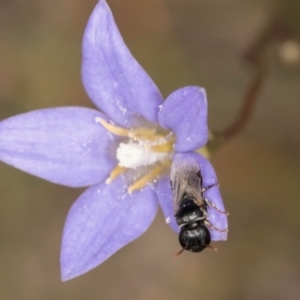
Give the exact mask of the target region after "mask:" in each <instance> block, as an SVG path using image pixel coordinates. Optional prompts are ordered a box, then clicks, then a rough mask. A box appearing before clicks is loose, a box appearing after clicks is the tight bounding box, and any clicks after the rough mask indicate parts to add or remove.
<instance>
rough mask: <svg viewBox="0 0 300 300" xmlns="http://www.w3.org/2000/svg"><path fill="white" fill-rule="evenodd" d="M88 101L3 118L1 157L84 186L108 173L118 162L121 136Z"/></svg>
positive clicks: (48, 177)
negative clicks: (98, 120) (112, 131)
mask: <svg viewBox="0 0 300 300" xmlns="http://www.w3.org/2000/svg"><path fill="white" fill-rule="evenodd" d="M96 117H102V118H105V117H104V116H103V114H101V113H100V112H98V111H96V110H92V109H88V108H83V107H61V108H49V109H42V110H36V111H32V112H29V113H25V114H21V115H18V116H14V117H11V118H9V119H6V120H4V121H2V122H0V160H2V161H3V162H5V163H7V164H9V165H11V166H14V167H16V168H18V169H21V170H23V171H25V172H27V173H30V174H32V175H35V176H38V177H41V178H43V179H46V180H48V181H51V182H54V183H58V184H62V185H67V186H70V187H81V186H88V185H91V184H94V183H96V182H99V181H102V180H103V179H105V178H106V177H107V176H108V174H109V172H110V171H111V169H112V168H113V167H114V166H115V164H116V159H115V158H114V153H115V147H116V146H115V143H114V140H115V139H116V137H115V136H112V135H111V134H108V133H107V132H106V130H105V129H104V128H103V126H101V125H100V124H97V123H96V122H95V118H96Z"/></svg>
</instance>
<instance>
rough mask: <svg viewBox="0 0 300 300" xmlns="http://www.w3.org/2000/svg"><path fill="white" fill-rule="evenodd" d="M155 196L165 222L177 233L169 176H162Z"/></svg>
mask: <svg viewBox="0 0 300 300" xmlns="http://www.w3.org/2000/svg"><path fill="white" fill-rule="evenodd" d="M157 196H158V201H159V204H160V207H161V209H162V211H163V213H164V215H165V218H166V223H167V224H169V225H170V227H171V228H172V229H173V230H174V231H175V232H176V233H177V234H178V232H179V227H178V225H177V223H176V220H175V218H174V205H173V201H172V190H171V185H170V178H162V179H161V180H160V181H159V182H158V184H157Z"/></svg>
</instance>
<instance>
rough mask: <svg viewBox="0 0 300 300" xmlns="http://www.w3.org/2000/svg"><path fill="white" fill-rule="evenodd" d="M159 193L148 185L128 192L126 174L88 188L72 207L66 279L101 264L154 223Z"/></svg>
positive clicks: (64, 266) (63, 269) (63, 251)
mask: <svg viewBox="0 0 300 300" xmlns="http://www.w3.org/2000/svg"><path fill="white" fill-rule="evenodd" d="M157 209H158V202H157V196H156V193H155V191H153V189H151V188H149V187H147V188H145V189H143V190H141V191H138V192H134V193H133V195H129V194H128V193H127V185H126V184H125V180H124V178H122V177H119V178H117V179H116V180H115V181H114V182H113V183H112V184H110V185H107V184H105V183H100V184H97V185H94V186H91V187H90V188H88V189H87V190H86V191H85V192H84V193H83V194H82V195H81V196H80V197H79V198H78V199H77V200H76V202H75V203H74V204H73V206H72V207H71V209H70V211H69V214H68V217H67V220H66V224H65V228H64V233H63V239H62V248H61V272H62V280H69V279H72V278H74V277H76V276H79V275H81V274H83V273H85V272H88V271H89V270H91V269H93V268H95V267H97V266H98V265H99V264H101V263H102V262H103V261H105V260H106V259H107V258H109V257H110V256H111V255H112V254H113V253H115V252H116V251H117V250H119V249H120V248H122V247H123V246H125V245H126V244H128V243H129V242H131V241H132V240H134V239H136V238H137V237H139V236H140V235H141V234H142V233H144V232H145V231H146V230H147V229H148V227H149V225H150V224H151V223H152V221H153V219H154V217H155V215H156V212H157Z"/></svg>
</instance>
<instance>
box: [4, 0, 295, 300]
mask: <svg viewBox="0 0 300 300" xmlns="http://www.w3.org/2000/svg"><path fill="white" fill-rule="evenodd" d="M297 3H298V4H297ZM95 4H96V0H52V1H47V0H27V1H25V0H24V1H22V0H0V118H1V119H4V118H7V117H9V116H12V115H15V114H19V113H22V112H26V111H30V110H34V109H39V108H45V107H54V106H67V105H72V106H74V105H79V106H89V107H93V106H92V103H91V102H90V101H89V99H88V97H87V96H86V94H85V92H84V90H83V87H82V84H81V79H80V64H81V40H82V34H83V31H84V28H85V25H86V22H87V20H88V17H89V15H90V13H91V12H92V10H93V8H94V6H95ZM108 4H109V5H110V7H111V9H112V11H113V13H114V16H115V19H116V22H117V24H118V26H119V29H120V31H121V33H122V35H123V37H124V39H125V42H126V43H127V45H128V47H129V48H130V49H131V51H132V53H133V54H134V56H135V57H136V58H137V60H138V61H139V62H140V64H141V65H142V66H143V67H144V68H145V69H146V70H147V72H148V73H149V74H150V76H151V77H152V78H153V79H154V81H155V82H156V83H157V85H158V87H159V88H160V90H161V91H162V93H163V95H164V96H167V95H168V94H169V93H171V92H172V91H173V90H175V89H177V88H179V87H183V86H185V85H193V84H195V85H200V86H203V87H205V88H206V89H207V93H208V100H209V124H210V127H211V128H213V129H216V130H222V129H223V128H225V127H227V126H228V125H229V124H230V123H231V122H232V121H233V120H234V119H235V118H236V116H237V113H238V111H239V109H240V107H241V105H242V103H243V99H244V97H245V91H246V89H247V87H248V85H249V83H250V82H251V80H252V78H253V66H252V65H251V64H249V63H247V62H246V61H245V59H244V54H245V52H247V50H248V49H249V47H250V48H251V45H253V44H255V43H256V40H257V39H258V38H259V37H260V36H261V33H262V32H263V31H264V30H265V28H267V27H268V24H270V23H272V20H274V18H277V19H280V20H281V21H282V22H283V23H284V24H285V26H287V27H288V30H290V31H289V32H290V33H291V37H289V40H288V41H287V42H288V43H289V44H288V46H289V45H294V47H290V48H289V47H287V44H286V41H285V42H283V43H279V42H278V40H276V38H275V39H274V42H271V43H270V44H269V47H268V48H267V50H266V52H265V54H266V62H267V76H266V77H265V80H264V86H263V89H262V91H261V93H260V95H259V101H258V103H257V106H256V108H255V111H254V114H253V116H252V119H251V121H250V122H249V124H248V126H247V127H246V128H245V130H243V132H241V134H240V135H238V136H237V137H236V138H235V139H233V140H231V141H229V142H228V143H227V144H225V145H224V146H223V147H222V148H220V149H219V151H218V152H217V153H216V154H215V155H214V156H213V157H212V163H213V165H214V167H215V169H216V172H217V174H218V178H219V182H220V184H221V191H222V194H223V199H224V202H225V205H226V208H227V210H228V211H230V219H229V222H230V233H229V239H228V241H227V242H220V243H214V245H215V246H217V247H218V249H219V251H218V252H217V253H215V252H214V251H209V250H206V251H204V252H203V253H201V254H192V253H187V252H185V253H183V254H182V255H181V256H180V258H179V259H177V260H174V259H173V256H174V254H175V253H176V252H177V251H179V250H180V247H179V244H178V241H177V237H176V235H175V234H174V233H173V232H172V231H171V230H170V229H169V227H168V226H166V225H165V221H164V218H163V216H162V214H161V213H159V214H158V216H157V218H156V220H155V222H154V223H153V224H152V226H151V227H150V229H149V230H148V231H147V232H146V233H145V234H144V235H143V236H142V237H140V238H139V239H138V240H136V241H134V242H132V243H131V244H129V245H127V246H126V247H124V248H123V249H121V250H120V251H118V252H117V253H116V254H115V255H113V256H112V257H111V258H110V259H108V260H107V261H106V262H104V263H103V264H102V265H101V266H99V267H98V268H96V269H94V270H93V271H91V272H89V273H87V274H85V275H83V276H81V277H79V278H76V279H73V280H71V281H69V282H65V283H62V282H61V281H60V270H59V253H60V241H61V233H62V229H63V225H64V220H65V217H66V215H67V212H68V209H69V207H70V206H71V204H72V203H73V202H74V200H75V199H76V198H77V197H78V196H79V195H80V194H81V192H82V190H81V189H71V188H66V187H63V186H57V185H54V184H51V183H48V182H46V181H43V180H41V179H38V178H35V177H33V176H30V175H27V174H25V173H23V172H21V171H18V170H15V169H13V168H11V167H9V166H6V165H5V164H3V163H0V176H1V180H0V195H1V201H0V266H1V272H0V299H8V300H10V299H13V300H14V299H31V300H41V299H43V300H48V299H49V300H50V299H55V300H60V299H73V300H76V299H80V300H81V299H91V300H94V299H103V300H105V299H113V300H114V299H132V300H135V299H139V300H140V299H141V300H148V299H149V300H151V299H172V300H177V299H207V300H214V299H225V300H227V299H228V300H229V299H230V300H235V299H247V300H248V299H272V300H273V299H275V300H277V299H287V300H292V299H300V284H299V283H300V255H299V247H300V239H299V236H300V199H299V196H300V184H299V179H300V138H299V134H300V130H299V129H300V117H299V113H300V101H299V95H300V84H299V81H300V65H299V48H297V47H299V46H298V44H293V43H294V42H297V41H299V37H300V2H299V1H293V0H282V1H281V0H278V1H275V0H274V1H271V0H269V1H268V0H259V1H258V0H184V1H183V0H130V1H124V0H108ZM287 49H288V50H287ZM297 49H298V52H297ZM291 51H292V52H291ZM291 53H292V54H291ZM297 53H298V54H297ZM297 55H298V56H297ZM0 142H1V141H0Z"/></svg>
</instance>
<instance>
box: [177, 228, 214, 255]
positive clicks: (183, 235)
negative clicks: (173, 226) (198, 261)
mask: <svg viewBox="0 0 300 300" xmlns="http://www.w3.org/2000/svg"><path fill="white" fill-rule="evenodd" d="M179 243H180V245H181V246H182V248H184V249H185V250H188V251H191V252H200V251H202V250H203V249H205V248H206V247H207V246H208V245H209V244H210V233H209V231H208V229H207V228H206V227H205V226H204V225H201V224H199V223H196V224H195V223H194V224H193V225H191V226H187V227H182V228H181V231H180V233H179Z"/></svg>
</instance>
